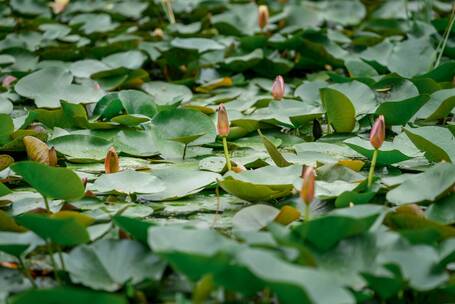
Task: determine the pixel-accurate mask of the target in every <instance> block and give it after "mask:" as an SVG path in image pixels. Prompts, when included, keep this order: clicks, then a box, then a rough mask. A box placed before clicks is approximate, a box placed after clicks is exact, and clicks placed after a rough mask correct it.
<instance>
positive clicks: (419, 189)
mask: <svg viewBox="0 0 455 304" xmlns="http://www.w3.org/2000/svg"><path fill="white" fill-rule="evenodd" d="M454 169H455V165H452V164H449V163H440V164H436V165H435V166H433V167H431V168H430V169H428V170H427V171H425V172H423V173H420V174H417V175H414V176H411V177H409V178H407V179H406V180H405V181H404V182H403V183H402V184H401V185H399V186H398V187H396V188H395V189H392V190H391V191H389V192H388V193H387V196H386V198H387V200H388V201H389V202H392V203H394V204H396V205H403V204H413V203H420V202H426V201H435V200H436V199H438V198H440V197H441V196H442V195H444V194H445V193H446V191H447V190H449V189H451V188H452V187H453V185H454V184H455V171H454Z"/></svg>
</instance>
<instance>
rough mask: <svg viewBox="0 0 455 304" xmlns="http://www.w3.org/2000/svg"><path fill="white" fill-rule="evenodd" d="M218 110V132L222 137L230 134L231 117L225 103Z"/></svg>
mask: <svg viewBox="0 0 455 304" xmlns="http://www.w3.org/2000/svg"><path fill="white" fill-rule="evenodd" d="M217 112H218V123H217V132H218V135H219V136H221V137H226V136H228V135H229V131H230V129H229V117H228V114H227V112H226V108H225V107H224V104H220V105H219V106H218V109H217Z"/></svg>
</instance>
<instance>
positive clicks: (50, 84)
mask: <svg viewBox="0 0 455 304" xmlns="http://www.w3.org/2000/svg"><path fill="white" fill-rule="evenodd" d="M72 81H73V75H72V74H71V72H69V71H68V70H66V69H63V68H59V67H48V68H44V69H41V70H39V71H36V72H34V73H32V74H30V75H27V76H25V77H24V78H21V79H20V80H19V81H18V82H17V83H16V86H15V90H16V92H17V93H18V94H19V95H22V96H24V97H27V98H30V99H33V100H34V101H35V104H36V106H37V107H39V108H58V107H59V106H60V100H65V101H68V102H71V103H93V102H96V101H98V99H100V98H101V97H102V96H103V91H102V90H100V89H97V88H95V87H89V86H86V85H79V84H72Z"/></svg>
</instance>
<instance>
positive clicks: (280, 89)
mask: <svg viewBox="0 0 455 304" xmlns="http://www.w3.org/2000/svg"><path fill="white" fill-rule="evenodd" d="M284 91H285V86H284V79H283V77H282V76H281V75H278V76H276V78H275V81H274V82H273V85H272V96H273V98H274V99H276V100H281V99H283V96H284Z"/></svg>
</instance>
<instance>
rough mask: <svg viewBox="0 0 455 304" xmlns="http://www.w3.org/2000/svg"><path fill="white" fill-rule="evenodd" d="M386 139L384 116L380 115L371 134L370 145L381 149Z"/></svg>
mask: <svg viewBox="0 0 455 304" xmlns="http://www.w3.org/2000/svg"><path fill="white" fill-rule="evenodd" d="M384 139H385V121H384V115H380V116H379V117H378V118H377V119H376V121H375V122H374V125H373V128H371V132H370V143H371V145H372V146H373V147H374V148H375V149H379V148H381V146H382V144H383V143H384Z"/></svg>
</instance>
